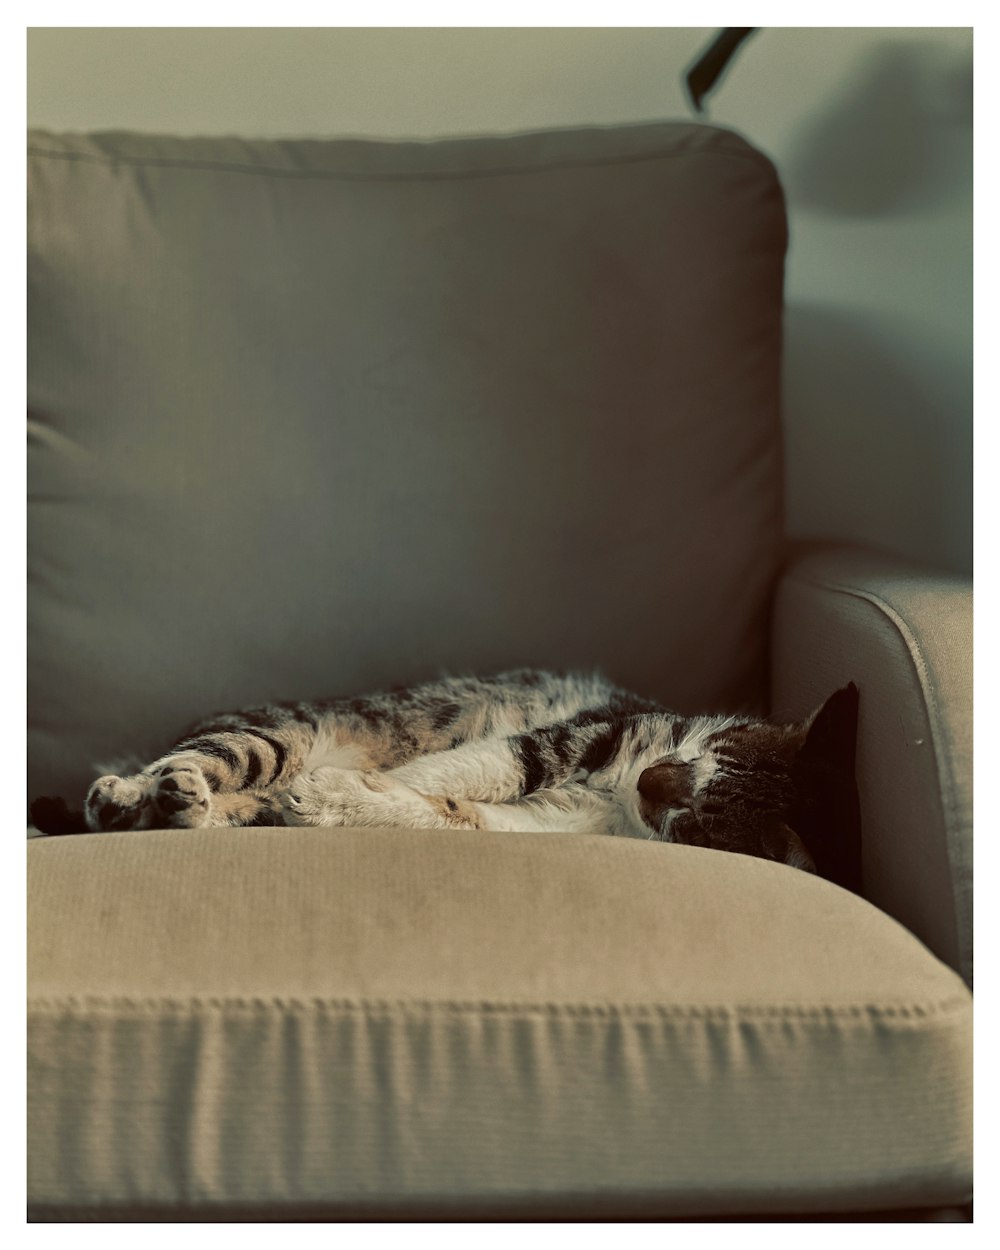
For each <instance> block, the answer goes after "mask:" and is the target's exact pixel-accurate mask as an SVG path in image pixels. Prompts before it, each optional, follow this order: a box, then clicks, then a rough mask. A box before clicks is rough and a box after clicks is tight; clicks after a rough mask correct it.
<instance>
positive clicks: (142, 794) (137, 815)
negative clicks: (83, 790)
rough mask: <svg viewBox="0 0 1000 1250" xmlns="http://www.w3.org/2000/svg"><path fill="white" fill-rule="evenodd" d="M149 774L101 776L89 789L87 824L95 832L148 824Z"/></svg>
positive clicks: (136, 827)
mask: <svg viewBox="0 0 1000 1250" xmlns="http://www.w3.org/2000/svg"><path fill="white" fill-rule="evenodd" d="M152 786H153V782H152V779H151V778H149V777H143V776H138V777H113V776H110V775H109V776H106V777H98V779H97V780H96V781H95V782H94V784H93V785H92V786H91V787H90V789H89V790H88V791H87V798H86V800H85V802H84V805H83V814H84V819H85V820H86V822H87V828H88V829H90V830H91V832H93V833H115V832H118V831H119V830H122V829H142V828H146V827H148V825H147V823H146V822H147V817H148V814H149V813H148V808H149V803H148V799H149V795H150V793H151V790H152Z"/></svg>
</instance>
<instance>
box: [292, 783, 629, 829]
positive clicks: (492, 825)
mask: <svg viewBox="0 0 1000 1250" xmlns="http://www.w3.org/2000/svg"><path fill="white" fill-rule="evenodd" d="M281 803H282V806H283V808H284V823H285V824H287V825H312V826H334V827H339V828H343V827H354V828H377V827H391V828H397V827H402V828H409V829H492V830H497V831H517V832H526V833H534V832H546V831H553V832H554V831H561V832H565V833H600V834H611V835H619V836H626V837H636V836H643V837H644V836H646V835H645V833H643V832H642V831H641V830H637V829H636V828H634V827H633V822H630V821H629V819H628V815H627V813H626V812H625V811H624V810H623V809H622V808H621V807H620V805H619V804H617V803H616V802H615V801H614V799H613V798H612V796H610V795H608V794H604V793H601V792H599V791H593V790H588V789H587V788H586V786H581V785H575V784H570V785H567V786H564V787H560V788H558V789H550V790H539V791H537V792H536V793H534V794H532V795H529V796H528V797H527V798H523V799H521V800H519V801H515V802H509V803H481V802H476V801H474V800H468V799H460V798H455V797H453V796H451V795H444V794H424V793H421V792H420V791H417V790H414V789H412V788H411V787H410V786H407V785H404V784H403V783H402V782H400V781H399V780H397V779H396V778H395V777H394V776H393V775H392V774H389V773H379V772H344V771H343V770H341V769H316V770H315V771H314V772H312V773H306V774H303V775H302V776H301V777H298V778H296V779H295V780H294V781H293V782H292V784H291V786H290V787H289V788H288V790H287V791H286V792H285V794H284V795H282V797H281Z"/></svg>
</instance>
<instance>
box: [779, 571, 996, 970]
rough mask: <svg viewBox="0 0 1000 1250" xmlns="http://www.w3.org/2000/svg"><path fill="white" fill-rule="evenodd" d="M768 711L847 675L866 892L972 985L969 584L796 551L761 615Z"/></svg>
mask: <svg viewBox="0 0 1000 1250" xmlns="http://www.w3.org/2000/svg"><path fill="white" fill-rule="evenodd" d="M773 681H774V688H773V699H772V702H773V706H774V710H775V712H776V714H778V715H782V716H785V715H787V716H790V717H794V716H799V715H801V714H803V713H804V712H806V711H807V710H809V708H811V707H813V706H815V705H816V704H817V703H819V702H820V701H822V699H824V698H825V697H826V696H827V695H828V694H829V693H830V692H831V691H832V690H834V689H836V688H837V687H839V686H841V685H843V684H844V683H845V682H847V681H854V682H856V683H857V684H858V686H859V688H860V691H861V707H860V715H859V728H858V755H857V771H858V786H859V789H860V793H861V823H862V838H863V859H864V867H863V887H864V893H865V897H866V898H868V899H870V900H871V901H872V902H873V903H875V904H876V905H877V906H879V907H881V908H882V909H883V910H885V911H887V912H888V913H889V914H890V915H892V916H895V917H896V918H897V919H898V920H900V921H901V922H902V923H903V924H905V925H906V927H907V928H908V929H910V930H912V931H913V932H914V933H916V934H917V935H918V936H919V937H920V938H921V939H922V940H923V941H924V942H926V943H927V945H928V946H929V947H930V948H931V950H932V951H934V952H935V953H936V954H937V955H938V956H939V958H941V959H943V960H944V961H945V962H946V963H948V964H950V965H951V966H952V967H953V968H956V969H957V970H958V971H960V972H961V974H962V976H963V977H964V978H965V980H966V982H967V983H968V984H969V985H971V984H972V585H971V582H970V581H969V580H968V579H967V578H963V577H959V576H954V575H951V574H946V573H939V572H932V571H928V570H926V569H922V568H919V567H916V566H914V565H912V564H909V563H907V562H905V561H902V560H899V559H897V558H896V557H892V556H883V555H878V554H875V553H872V552H867V551H863V550H859V549H854V548H823V549H819V550H814V551H807V552H803V553H800V555H799V557H798V558H797V559H796V560H794V561H793V562H792V563H791V564H790V566H789V568H788V569H787V571H786V574H785V576H784V578H783V580H782V582H781V584H780V587H779V590H778V594H777V597H776V601H775V609H774V653H773Z"/></svg>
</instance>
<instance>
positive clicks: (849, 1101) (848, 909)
mask: <svg viewBox="0 0 1000 1250" xmlns="http://www.w3.org/2000/svg"><path fill="white" fill-rule="evenodd" d="M28 859H29V868H30V887H29V923H30V940H29V960H30V967H29V984H30V987H31V1001H30V1007H29V1050H30V1061H29V1141H30V1160H29V1190H30V1201H31V1204H32V1206H33V1207H36V1208H45V1209H48V1210H49V1211H52V1210H58V1209H60V1208H63V1207H64V1208H69V1209H72V1208H73V1207H74V1205H75V1204H82V1205H85V1206H86V1207H87V1208H88V1209H89V1210H90V1211H91V1212H95V1211H96V1212H100V1211H106V1212H108V1213H109V1214H113V1213H114V1211H115V1210H116V1209H118V1208H121V1207H124V1208H128V1207H153V1208H157V1209H159V1210H160V1211H161V1213H164V1212H166V1213H171V1212H172V1213H173V1214H175V1215H176V1214H177V1213H178V1212H181V1211H188V1212H190V1211H192V1210H198V1209H207V1210H211V1209H212V1208H213V1207H217V1206H218V1207H222V1208H225V1207H226V1205H227V1204H229V1205H235V1206H237V1207H241V1208H243V1209H245V1210H250V1211H252V1210H253V1209H254V1208H255V1206H256V1207H257V1208H258V1209H260V1208H268V1207H275V1206H276V1207H279V1208H280V1207H281V1206H282V1205H283V1204H285V1205H288V1204H291V1205H295V1206H299V1207H301V1208H302V1209H306V1210H313V1211H317V1212H319V1211H326V1212H328V1213H331V1214H335V1213H336V1212H337V1211H338V1210H339V1209H344V1208H354V1209H357V1208H358V1207H360V1208H364V1207H365V1204H366V1203H369V1204H372V1205H373V1207H374V1208H377V1209H381V1210H383V1211H385V1210H391V1208H392V1205H393V1204H394V1203H395V1204H403V1205H405V1204H407V1203H409V1204H411V1205H412V1204H414V1203H420V1202H428V1203H437V1204H444V1206H445V1207H448V1206H449V1205H451V1206H452V1207H453V1208H454V1207H455V1206H457V1208H458V1209H462V1207H463V1204H465V1207H466V1209H468V1208H469V1206H470V1204H471V1206H472V1207H475V1205H476V1204H477V1203H478V1204H486V1205H487V1206H490V1205H492V1206H493V1207H494V1208H499V1209H501V1210H503V1209H505V1208H507V1209H510V1208H513V1209H525V1210H530V1209H531V1208H532V1204H539V1203H541V1204H544V1203H546V1202H549V1203H552V1202H558V1201H562V1202H565V1201H567V1200H571V1199H573V1198H574V1197H577V1196H579V1197H582V1198H586V1199H587V1200H588V1201H590V1202H593V1203H597V1204H598V1206H599V1205H600V1203H601V1202H605V1203H608V1204H609V1206H610V1207H611V1209H613V1211H615V1212H617V1213H618V1214H623V1213H625V1214H627V1213H628V1211H629V1210H630V1209H634V1210H636V1211H642V1210H645V1209H648V1208H649V1207H650V1206H653V1207H655V1208H656V1209H657V1210H658V1211H659V1212H660V1213H661V1214H664V1215H675V1216H681V1215H697V1214H701V1213H711V1214H715V1215H720V1214H726V1213H727V1212H730V1213H753V1212H755V1211H769V1212H774V1213H782V1212H785V1213H788V1212H794V1211H799V1210H814V1211H815V1210H820V1211H832V1212H835V1211H838V1210H840V1211H852V1210H866V1209H870V1210H878V1209H887V1208H888V1209H891V1208H894V1207H896V1208H911V1207H915V1206H919V1207H925V1208H926V1207H929V1206H934V1205H946V1204H957V1203H962V1202H965V1201H966V1200H967V1198H968V1194H969V1190H970V1184H971V1181H970V1162H969V1152H970V1116H971V1104H970V1077H971V1073H970V1047H971V1021H970V1015H971V1006H970V1002H971V1000H970V996H969V994H968V991H967V990H966V988H965V986H964V985H963V984H962V982H961V980H960V979H959V978H958V977H957V976H956V974H955V973H954V972H952V971H951V970H950V969H948V968H946V967H945V966H944V965H943V964H941V963H940V962H939V961H938V960H937V959H935V958H934V957H933V956H932V955H931V954H930V953H929V952H928V951H927V950H926V949H925V948H924V947H923V946H922V945H921V944H920V943H919V942H918V941H917V940H916V939H915V938H914V937H913V936H912V935H910V934H909V933H907V932H906V931H905V930H904V929H903V928H902V927H901V926H899V925H898V924H897V923H896V922H895V921H893V920H891V919H890V918H888V917H887V916H885V915H883V914H882V913H880V912H879V911H877V910H876V909H875V908H873V907H872V906H870V905H869V904H868V903H866V902H865V901H863V900H862V899H859V898H857V897H856V896H854V895H852V894H848V893H847V892H845V891H843V890H840V889H839V888H838V887H836V886H833V885H831V884H830V883H828V882H824V881H821V880H819V879H817V878H815V877H812V876H809V875H807V874H805V873H800V872H797V871H796V870H794V869H791V868H787V867H785V866H783V865H776V864H771V863H766V862H764V861H760V860H755V859H750V858H747V857H743V856H736V855H729V854H726V853H723V852H718V851H706V850H701V849H699V848H689V847H682V846H670V845H663V844H658V843H643V842H634V841H625V840H621V839H613V838H602V837H597V836H589V835H568V834H547V835H529V834H487V833H468V834H456V833H454V832H452V831H441V832H438V831H426V832H417V831H409V830H399V829H396V830H374V831H373V830H339V831H336V832H334V831H330V830H222V831H190V832H151V833H138V834H134V833H129V834H108V835H84V836H80V837H75V838H62V839H38V840H35V841H33V842H31V843H29V845H28ZM223 883H224V884H223ZM168 1217H169V1214H168Z"/></svg>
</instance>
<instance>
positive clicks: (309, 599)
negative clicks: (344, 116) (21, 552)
mask: <svg viewBox="0 0 1000 1250" xmlns="http://www.w3.org/2000/svg"><path fill="white" fill-rule="evenodd" d="M28 234H29V239H28V243H29V252H28V280H29V330H28V342H29V384H28V386H29V408H30V414H29V416H30V422H29V431H30V440H31V441H30V461H29V473H30V489H31V504H30V508H31V511H30V521H29V526H30V528H29V533H30V552H29V557H30V566H31V581H30V587H29V637H30V640H31V644H30V653H29V706H30V730H29V733H30V737H29V760H30V783H29V784H30V790H31V793H30V797H32V798H33V797H35V796H36V795H38V794H51V793H60V794H64V795H66V796H67V797H69V798H80V797H82V793H83V790H84V789H85V787H86V786H87V785H88V784H89V782H90V781H91V780H92V779H93V777H94V776H95V772H94V769H95V766H102V765H103V764H104V763H105V762H106V761H109V757H110V758H113V757H116V756H118V755H120V754H121V753H123V752H135V753H137V754H139V755H140V756H145V757H147V758H151V757H152V756H154V755H155V754H157V753H158V752H159V751H160V750H161V749H163V748H164V747H165V746H166V745H167V743H168V742H169V741H171V740H172V739H173V738H174V737H175V736H176V735H178V734H179V733H180V732H181V731H182V730H183V729H184V728H185V727H186V725H188V724H189V723H190V722H191V721H193V720H194V719H196V718H199V717H201V716H204V715H207V714H209V713H211V712H214V711H220V710H226V709H229V708H233V707H240V706H247V705H249V704H252V703H254V702H260V701H264V700H267V699H292V698H309V697H318V696H322V695H334V694H361V693H365V692H368V691H374V690H380V689H385V688H387V687H389V686H392V685H395V684H398V683H408V682H412V681H416V680H422V679H426V678H430V677H434V676H437V675H438V674H439V673H440V672H441V671H442V670H446V671H451V672H455V671H463V670H465V671H477V672H488V671H495V670H499V669H501V668H505V667H512V666H517V665H521V664H526V665H532V666H536V667H553V668H562V669H565V668H572V667H577V666H584V667H587V668H593V667H602V668H603V669H605V670H606V671H607V673H608V675H609V676H610V677H611V678H613V679H614V680H616V681H618V682H619V683H620V684H623V685H625V686H626V687H632V688H637V689H639V690H640V691H642V692H643V693H645V694H647V695H650V696H654V697H658V698H660V699H662V700H664V701H666V702H667V703H668V704H669V705H671V706H675V707H676V708H677V709H678V710H680V711H687V712H701V711H705V710H708V709H719V710H725V709H726V708H729V707H736V706H748V707H749V706H753V705H757V704H761V703H762V701H763V699H764V697H765V694H766V691H765V684H766V674H765V663H766V651H767V626H766V613H767V605H768V601H769V598H770V594H771V590H772V586H773V579H774V575H775V571H776V568H777V560H778V555H779V541H780V533H781V486H780V477H781V463H780V433H779V423H778V372H779V355H780V331H781V288H782V265H783V255H784V249H785V238H786V236H785V221H784V211H783V202H782V195H781V190H780V187H779V185H778V182H777V179H776V177H775V174H774V171H773V169H772V167H771V165H770V164H769V162H768V161H767V160H766V159H765V158H764V157H763V156H761V155H760V154H759V153H758V152H756V151H754V150H753V149H752V148H750V147H749V146H748V145H747V144H746V143H745V142H744V141H743V140H742V139H741V138H739V137H738V136H737V135H735V134H732V133H730V132H726V131H720V130H717V129H713V128H710V127H704V126H697V125H687V124H669V125H660V124H658V125H653V126H638V127H625V128H613V129H610V130H585V131H568V132H561V133H560V132H557V133H550V134H538V135H522V136H516V137H510V138H495V139H494V138H490V139H481V140H478V139H477V140H461V141H448V142H440V143H369V142H340V141H331V142H325V141H323V142H321V141H303V142H299V141H294V142H293V141H259V142H258V141H244V140H239V139H228V138H220V139H179V138H164V137H157V136H150V135H139V134H121V133H116V134H100V135H90V136H87V135H57V134H51V133H46V132H39V131H34V132H32V133H31V136H30V143H29V225H28ZM105 771H108V770H107V769H105ZM110 771H115V770H114V769H111V770H110Z"/></svg>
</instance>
